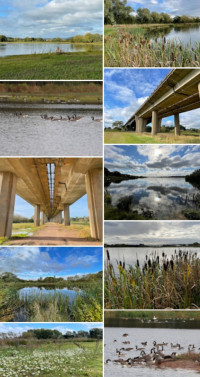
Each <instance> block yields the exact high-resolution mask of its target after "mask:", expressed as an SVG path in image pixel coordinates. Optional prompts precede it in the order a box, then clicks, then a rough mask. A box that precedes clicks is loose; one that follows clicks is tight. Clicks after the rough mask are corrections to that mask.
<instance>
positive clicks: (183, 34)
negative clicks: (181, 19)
mask: <svg viewBox="0 0 200 377" xmlns="http://www.w3.org/2000/svg"><path fill="white" fill-rule="evenodd" d="M146 33H148V37H149V38H151V39H153V40H155V39H156V38H157V39H158V40H161V39H162V38H163V37H165V39H166V40H167V41H172V40H176V41H177V42H178V43H180V42H181V43H183V44H184V45H188V46H191V47H194V46H195V43H200V25H199V24H196V25H189V26H169V27H159V28H156V27H155V28H154V27H152V28H148V29H146Z"/></svg>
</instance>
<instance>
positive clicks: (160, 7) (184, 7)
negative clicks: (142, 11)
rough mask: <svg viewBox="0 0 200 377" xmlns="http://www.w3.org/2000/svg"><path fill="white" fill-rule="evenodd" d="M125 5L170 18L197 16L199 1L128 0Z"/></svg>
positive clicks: (199, 11)
mask: <svg viewBox="0 0 200 377" xmlns="http://www.w3.org/2000/svg"><path fill="white" fill-rule="evenodd" d="M127 4H128V5H130V6H131V7H132V8H133V9H134V10H137V9H138V8H140V7H141V8H148V9H149V10H150V11H155V12H165V13H168V14H170V15H171V16H176V15H179V16H180V15H183V14H186V15H188V16H199V15H200V2H199V0H190V1H188V0H140V1H135V0H128V1H127Z"/></svg>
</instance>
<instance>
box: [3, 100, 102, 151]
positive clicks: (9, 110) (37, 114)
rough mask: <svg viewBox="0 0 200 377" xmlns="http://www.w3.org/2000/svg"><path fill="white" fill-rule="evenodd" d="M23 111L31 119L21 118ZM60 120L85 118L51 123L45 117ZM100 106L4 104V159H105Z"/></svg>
mask: <svg viewBox="0 0 200 377" xmlns="http://www.w3.org/2000/svg"><path fill="white" fill-rule="evenodd" d="M16 112H17V113H19V112H22V113H23V114H26V115H27V117H24V118H19V117H18V116H16V115H15V113H16ZM45 113H46V114H47V115H48V116H53V117H55V118H59V117H60V116H62V117H63V118H66V117H67V115H69V116H72V115H73V114H74V113H75V114H76V116H77V117H78V116H82V118H81V119H80V120H78V121H76V122H73V121H68V120H63V121H51V120H44V119H42V118H41V115H42V114H45ZM92 116H93V117H94V118H95V119H101V118H102V108H101V106H100V105H81V104H79V105H69V104H64V105H62V104H58V105H55V104H51V105H45V104H44V105H29V104H24V105H17V104H8V105H7V104H3V105H2V104H1V105H0V139H1V156H19V155H20V156H51V157H52V156H102V148H103V147H102V143H103V141H102V138H103V136H102V122H96V121H93V120H92V119H91V117H92Z"/></svg>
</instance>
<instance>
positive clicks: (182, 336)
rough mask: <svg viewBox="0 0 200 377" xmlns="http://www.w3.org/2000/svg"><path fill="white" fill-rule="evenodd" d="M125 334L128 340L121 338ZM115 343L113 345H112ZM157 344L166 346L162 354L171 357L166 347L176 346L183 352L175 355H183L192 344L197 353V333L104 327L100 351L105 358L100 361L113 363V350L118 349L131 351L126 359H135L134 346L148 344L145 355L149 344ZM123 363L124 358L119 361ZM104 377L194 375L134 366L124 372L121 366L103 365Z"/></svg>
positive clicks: (198, 338) (187, 372)
mask: <svg viewBox="0 0 200 377" xmlns="http://www.w3.org/2000/svg"><path fill="white" fill-rule="evenodd" d="M124 333H128V334H129V336H128V337H126V338H124V337H122V334H124ZM114 339H116V340H117V342H115V343H113V340H114ZM124 340H129V341H130V345H128V346H126V345H124V344H123V343H122V342H123V341H124ZM154 340H155V341H156V342H157V343H162V342H166V343H168V346H166V347H164V352H165V354H166V355H167V354H171V353H172V349H171V346H170V344H171V343H173V344H177V343H179V344H180V345H181V346H182V347H184V350H181V351H177V350H176V352H178V353H184V352H187V348H188V345H189V344H194V345H195V346H196V348H197V349H198V348H199V347H200V330H196V329H194V330H190V329H184V330H183V329H171V328H156V329H155V328H145V329H144V328H125V327H124V328H122V327H121V328H119V327H112V328H109V327H106V328H105V331H104V343H105V344H106V346H105V348H104V352H105V356H104V359H105V360H107V359H111V360H114V359H116V358H118V357H117V356H116V348H118V349H120V348H122V347H133V348H134V350H132V351H129V352H127V358H128V357H135V356H138V354H139V352H138V351H136V350H135V346H136V345H138V347H140V346H141V342H145V341H147V342H148V345H147V347H146V353H150V349H151V348H152V345H153V341H154ZM123 358H124V359H126V357H123ZM104 372H105V377H110V376H115V377H126V376H132V377H133V376H134V377H147V376H148V377H171V376H172V375H173V376H174V377H182V376H184V377H185V376H190V377H192V376H194V377H195V376H197V375H198V372H195V371H191V370H187V371H186V370H181V369H177V370H174V369H173V370H172V369H170V368H169V369H160V368H159V369H156V367H154V366H151V367H146V366H135V367H132V368H126V367H123V366H121V365H117V364H114V363H112V362H109V363H108V364H105V365H104Z"/></svg>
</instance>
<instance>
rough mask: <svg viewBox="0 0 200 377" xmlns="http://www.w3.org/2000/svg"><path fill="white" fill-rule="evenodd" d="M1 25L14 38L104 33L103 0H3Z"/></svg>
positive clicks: (1, 32)
mask: <svg viewBox="0 0 200 377" xmlns="http://www.w3.org/2000/svg"><path fill="white" fill-rule="evenodd" d="M0 25H1V26H0V34H4V35H6V36H10V37H16V36H17V37H22V38H24V37H33V36H34V37H42V38H47V37H49V38H50V37H63V38H68V37H70V36H73V35H77V34H85V33H88V32H90V33H100V34H102V0H95V1H94V0H25V1H21V0H7V1H6V2H5V1H3V0H0Z"/></svg>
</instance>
